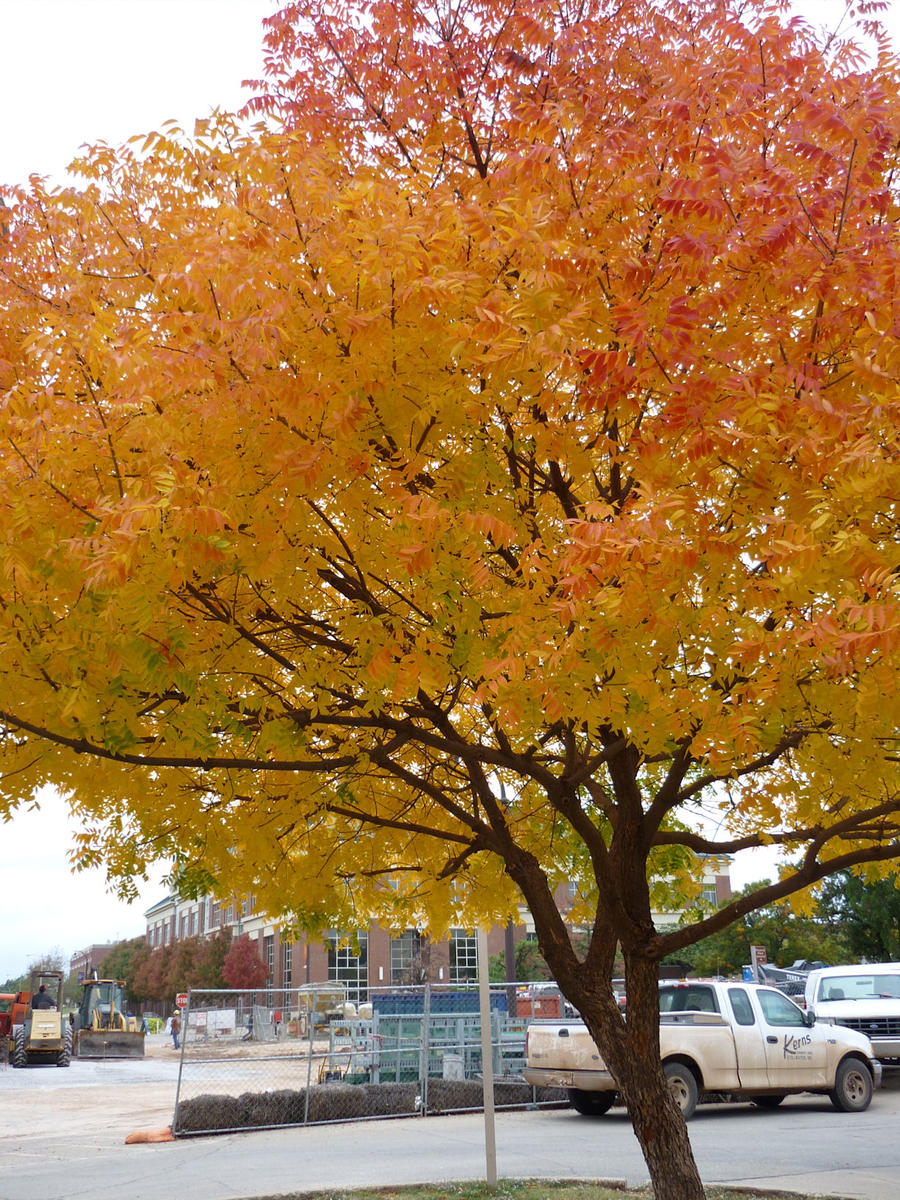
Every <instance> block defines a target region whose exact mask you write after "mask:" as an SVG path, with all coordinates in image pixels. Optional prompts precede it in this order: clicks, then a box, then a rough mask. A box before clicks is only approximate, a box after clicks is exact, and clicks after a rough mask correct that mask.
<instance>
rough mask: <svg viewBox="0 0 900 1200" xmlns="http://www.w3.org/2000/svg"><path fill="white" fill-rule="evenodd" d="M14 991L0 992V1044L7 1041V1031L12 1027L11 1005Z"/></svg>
mask: <svg viewBox="0 0 900 1200" xmlns="http://www.w3.org/2000/svg"><path fill="white" fill-rule="evenodd" d="M15 998H16V993H15V992H0V1045H5V1044H6V1043H7V1042H8V1041H9V1031H10V1029H11V1028H12V1006H13V1002H14V1001H15Z"/></svg>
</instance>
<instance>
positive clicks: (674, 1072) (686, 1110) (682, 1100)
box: [663, 1062, 698, 1121]
mask: <svg viewBox="0 0 900 1200" xmlns="http://www.w3.org/2000/svg"><path fill="white" fill-rule="evenodd" d="M663 1071H664V1072H665V1076H666V1079H668V1081H669V1091H670V1092H671V1093H672V1095H673V1096H674V1098H675V1103H676V1104H677V1105H678V1107H679V1108H680V1109H681V1115H682V1116H683V1117H684V1119H685V1120H686V1121H689V1120H690V1118H691V1117H692V1116H693V1115H694V1109H695V1108H696V1107H697V1097H698V1090H697V1080H696V1079H695V1078H694V1072H693V1071H692V1070H691V1068H690V1067H686V1066H685V1065H684V1063H679V1062H670V1063H666V1064H665V1066H664V1067H663Z"/></svg>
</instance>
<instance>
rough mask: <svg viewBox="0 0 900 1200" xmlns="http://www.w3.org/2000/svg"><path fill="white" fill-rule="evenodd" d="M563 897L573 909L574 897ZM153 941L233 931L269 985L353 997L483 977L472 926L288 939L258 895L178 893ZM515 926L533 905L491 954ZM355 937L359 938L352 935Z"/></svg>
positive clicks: (497, 948)
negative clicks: (444, 933) (446, 933)
mask: <svg viewBox="0 0 900 1200" xmlns="http://www.w3.org/2000/svg"><path fill="white" fill-rule="evenodd" d="M703 884H704V887H703V897H704V899H706V900H708V901H709V902H711V903H713V904H720V903H722V902H723V901H724V900H727V899H728V898H729V897H730V895H731V884H730V879H729V875H728V868H727V865H726V866H720V867H717V869H716V870H715V871H710V872H708V873H707V874H706V876H705V877H704V880H703ZM561 893H562V894H561V895H560V896H559V897H558V899H559V901H560V907H561V909H562V910H563V911H565V909H566V907H567V901H568V896H567V895H566V894H565V893H566V889H565V888H563V889H561ZM677 915H678V914H674V913H657V914H655V919H656V922H657V924H658V925H665V924H672V923H674V922H675V921H676V920H677ZM145 916H146V920H147V934H146V936H147V944H148V945H149V946H150V948H151V949H154V950H155V949H157V948H159V947H161V946H168V945H172V944H174V943H175V942H177V941H180V940H182V939H183V938H188V937H210V936H211V935H212V934H214V933H216V932H217V931H218V930H220V929H223V928H225V929H230V930H231V933H232V936H234V937H239V936H241V935H243V934H246V935H247V936H248V937H249V938H250V939H251V941H253V942H255V943H256V947H257V952H258V954H259V957H260V958H261V959H262V961H263V962H264V963H265V964H266V966H267V967H268V972H269V978H268V982H267V984H266V987H267V989H268V990H270V991H281V990H286V989H290V988H297V987H300V986H302V985H303V984H307V983H324V982H326V981H329V982H339V983H342V984H343V985H344V987H345V988H346V991H347V996H348V998H349V999H351V1000H354V1001H356V1002H357V1003H358V1002H360V1001H363V1000H366V999H367V998H368V993H369V989H372V988H384V987H391V986H398V985H403V984H410V983H422V982H426V981H428V982H431V983H464V982H474V981H475V980H476V979H477V977H478V946H477V939H476V936H475V933H474V932H473V931H472V930H465V929H454V930H451V933H450V937H449V938H447V939H445V940H442V941H431V940H430V939H429V938H428V937H427V936H426V934H424V933H422V932H420V931H418V930H415V929H404V930H388V929H385V928H384V927H383V926H381V925H378V924H376V923H374V922H373V923H371V924H370V925H369V926H368V928H366V929H358V930H341V931H338V930H332V931H331V932H330V934H329V935H328V936H327V937H326V938H325V939H324V941H322V940H304V939H301V940H300V941H291V940H288V939H287V938H285V939H282V936H281V928H280V925H279V923H278V922H277V921H275V920H273V919H272V918H270V917H268V916H266V915H265V914H262V913H259V912H257V911H256V907H255V904H254V901H253V898H252V897H250V898H249V899H247V900H245V901H240V900H238V899H237V898H235V899H233V900H232V901H231V902H230V903H222V902H220V901H219V900H215V899H213V898H212V897H211V896H204V897H202V898H200V899H197V900H182V899H181V898H180V897H179V896H178V895H176V894H172V895H169V896H166V897H165V898H164V899H163V900H160V901H159V902H158V903H157V904H154V905H153V906H152V908H149V909H148V910H147V912H146V914H145ZM510 932H511V936H512V941H513V943H518V942H521V941H523V940H525V939H527V938H531V937H533V936H534V926H533V923H532V921H531V915H530V914H529V913H528V912H527V910H525V909H522V910H521V911H520V920H519V922H518V923H516V924H515V926H514V927H513V929H512V930H511V931H508V930H506V929H504V928H503V927H502V926H495V927H494V928H493V929H491V930H490V931H489V933H488V939H487V940H488V955H489V957H494V956H495V955H497V954H501V953H503V952H504V950H505V948H506V945H507V938H508V936H509V934H510ZM348 938H352V941H348Z"/></svg>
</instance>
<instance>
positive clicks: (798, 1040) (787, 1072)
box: [755, 988, 829, 1088]
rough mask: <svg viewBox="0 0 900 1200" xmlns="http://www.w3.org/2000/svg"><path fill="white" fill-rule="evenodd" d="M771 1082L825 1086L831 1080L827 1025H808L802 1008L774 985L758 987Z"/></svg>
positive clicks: (758, 1000)
mask: <svg viewBox="0 0 900 1200" xmlns="http://www.w3.org/2000/svg"><path fill="white" fill-rule="evenodd" d="M755 996H756V1000H757V1003H758V1004H759V1008H760V1012H761V1013H762V1029H763V1034H764V1035H765V1044H766V1063H767V1065H768V1069H769V1086H770V1087H773V1088H778V1087H782V1086H783V1087H786V1088H810V1087H822V1086H826V1085H827V1083H828V1061H827V1060H828V1032H829V1031H828V1026H826V1025H812V1026H810V1025H807V1024H806V1020H805V1016H804V1013H803V1010H802V1009H800V1008H798V1007H797V1005H796V1004H794V1002H793V1000H789V999H788V997H787V996H785V995H784V993H783V992H778V991H775V989H774V988H757V989H756V990H755Z"/></svg>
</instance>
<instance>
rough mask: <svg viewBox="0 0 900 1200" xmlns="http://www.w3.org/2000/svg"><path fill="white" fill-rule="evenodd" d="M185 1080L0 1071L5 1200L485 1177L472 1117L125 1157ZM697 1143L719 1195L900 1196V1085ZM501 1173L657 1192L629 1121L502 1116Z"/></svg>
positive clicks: (804, 1101)
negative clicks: (851, 1109)
mask: <svg viewBox="0 0 900 1200" xmlns="http://www.w3.org/2000/svg"><path fill="white" fill-rule="evenodd" d="M174 1067H175V1064H174V1063H155V1064H154V1063H151V1062H145V1063H133V1064H112V1063H106V1064H87V1063H73V1065H72V1067H71V1068H70V1069H69V1071H57V1070H56V1069H55V1068H41V1069H35V1070H30V1071H28V1072H15V1071H11V1070H6V1071H3V1070H0V1129H3V1131H4V1134H3V1137H2V1139H0V1200H59V1198H60V1197H67V1198H68V1200H81V1198H82V1197H83V1198H84V1200H88V1198H90V1200H172V1198H173V1197H176V1196H189V1197H190V1198H191V1200H245V1198H247V1197H254V1196H262V1195H272V1194H278V1193H282V1194H283V1193H285V1192H290V1191H292V1190H298V1191H308V1190H311V1189H316V1188H332V1189H335V1188H353V1187H358V1186H363V1185H370V1186H371V1185H374V1186H378V1185H388V1184H401V1183H413V1182H420V1181H434V1182H442V1181H447V1180H452V1179H460V1180H462V1179H472V1178H478V1177H483V1173H484V1165H485V1155H484V1136H483V1134H484V1126H483V1118H482V1117H481V1116H480V1115H474V1114H462V1115H458V1116H448V1117H429V1118H427V1119H417V1118H410V1119H406V1120H390V1121H368V1122H358V1123H355V1124H352V1125H351V1124H346V1125H330V1126H317V1127H308V1128H300V1129H287V1130H278V1131H266V1132H260V1133H246V1134H231V1135H226V1136H223V1137H206V1138H194V1139H182V1140H179V1141H177V1142H174V1143H168V1144H164V1145H133V1146H126V1145H124V1138H125V1136H126V1134H127V1133H129V1132H131V1131H132V1130H133V1129H136V1128H152V1127H155V1126H160V1125H164V1124H166V1123H167V1121H168V1119H169V1117H170V1115H171V1101H172V1093H173V1081H172V1079H171V1075H172V1072H173V1070H174ZM85 1068H89V1070H88V1071H85ZM104 1068H105V1069H104ZM110 1068H112V1070H110ZM162 1075H167V1076H169V1078H168V1079H162V1078H160V1076H162ZM690 1128H691V1140H692V1142H693V1146H694V1151H695V1154H696V1157H697V1161H698V1163H699V1166H700V1171H701V1174H702V1176H703V1179H704V1180H705V1181H706V1182H707V1183H709V1184H741V1185H746V1186H752V1187H759V1188H772V1189H785V1190H791V1191H798V1192H805V1193H808V1194H818V1195H823V1194H824V1195H840V1196H847V1197H854V1198H859V1200H896V1197H898V1196H900V1137H898V1128H900V1080H898V1081H897V1084H895V1085H890V1086H889V1087H888V1088H886V1089H884V1090H882V1091H881V1092H879V1093H878V1094H877V1095H876V1097H875V1099H874V1101H873V1103H872V1106H871V1108H870V1109H869V1111H868V1112H867V1113H863V1114H859V1115H852V1114H842V1113H836V1112H834V1110H833V1109H832V1108H831V1105H830V1104H829V1103H828V1101H827V1100H824V1099H819V1098H815V1097H793V1098H790V1099H789V1100H787V1101H786V1102H785V1104H784V1105H783V1106H782V1107H781V1108H780V1109H777V1110H773V1111H765V1110H756V1109H753V1108H751V1107H750V1106H748V1105H736V1106H726V1105H710V1106H707V1105H704V1106H701V1108H700V1109H699V1110H698V1112H697V1115H696V1116H695V1118H694V1119H693V1120H692V1122H691V1127H690ZM497 1161H498V1171H499V1174H500V1175H501V1177H503V1176H509V1177H512V1176H531V1177H546V1178H556V1177H560V1178H597V1179H610V1180H619V1181H624V1182H626V1183H627V1184H628V1185H629V1186H634V1185H637V1184H640V1183H643V1182H645V1181H646V1178H647V1175H646V1169H645V1167H644V1164H643V1160H642V1158H641V1155H640V1151H639V1149H638V1146H637V1143H636V1141H635V1138H634V1135H633V1133H632V1131H631V1126H630V1124H629V1123H628V1120H627V1118H626V1117H625V1115H624V1113H622V1112H621V1110H614V1111H613V1112H612V1113H610V1114H608V1115H607V1116H606V1117H603V1118H601V1119H599V1120H589V1119H586V1118H584V1117H579V1116H578V1115H577V1114H575V1113H574V1112H572V1111H571V1110H555V1111H542V1112H515V1113H502V1114H499V1115H498V1118H497Z"/></svg>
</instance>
